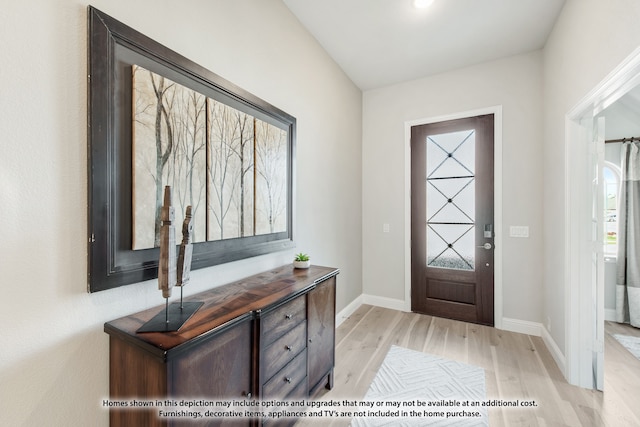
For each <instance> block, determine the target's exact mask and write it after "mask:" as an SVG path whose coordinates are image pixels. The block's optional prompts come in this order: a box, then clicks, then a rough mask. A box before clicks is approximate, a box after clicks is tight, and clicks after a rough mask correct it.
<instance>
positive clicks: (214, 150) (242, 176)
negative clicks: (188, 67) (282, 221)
mask: <svg viewBox="0 0 640 427" xmlns="http://www.w3.org/2000/svg"><path fill="white" fill-rule="evenodd" d="M208 112H209V116H208V118H209V132H208V134H209V155H208V159H207V165H208V166H207V169H208V171H207V172H208V173H207V175H208V179H209V194H208V197H207V206H208V209H209V233H208V240H222V239H229V238H234V237H245V236H251V235H253V225H252V224H253V220H252V216H253V197H252V195H253V182H252V180H251V179H249V178H248V177H250V176H251V175H252V173H253V172H252V171H253V150H252V146H253V133H254V132H253V118H252V117H251V116H249V115H247V114H245V113H243V112H241V111H238V110H236V109H234V108H231V107H229V106H228V105H225V104H222V103H220V102H217V101H214V100H211V99H210V100H209V108H208Z"/></svg>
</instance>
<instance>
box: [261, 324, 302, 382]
mask: <svg viewBox="0 0 640 427" xmlns="http://www.w3.org/2000/svg"><path fill="white" fill-rule="evenodd" d="M306 346H307V322H306V321H303V322H302V323H299V324H298V326H296V327H294V328H293V329H291V330H290V331H289V332H287V333H286V334H284V335H283V336H281V337H280V338H278V339H277V340H275V341H274V342H273V343H272V344H271V345H270V346H269V347H267V348H266V349H265V350H264V352H263V354H262V360H263V368H264V377H263V378H264V379H265V380H268V379H269V378H271V377H272V376H273V375H274V374H275V373H276V372H278V371H279V370H280V369H282V367H283V366H284V365H286V364H287V363H289V362H290V361H291V360H293V358H294V357H296V355H297V354H298V353H300V351H301V350H302V349H303V348H306Z"/></svg>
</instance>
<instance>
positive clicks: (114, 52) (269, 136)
mask: <svg viewBox="0 0 640 427" xmlns="http://www.w3.org/2000/svg"><path fill="white" fill-rule="evenodd" d="M88 15H89V22H88V24H89V130H88V141H89V149H88V155H89V170H88V180H89V188H88V191H89V224H88V225H89V226H88V231H89V251H88V252H89V265H88V267H89V268H88V290H89V292H95V291H101V290H105V289H110V288H114V287H118V286H122V285H126V284H131V283H136V282H140V281H144V280H149V279H153V278H156V277H157V268H158V256H159V249H158V247H159V230H160V225H161V223H160V212H161V207H162V197H163V192H164V187H165V186H170V187H171V193H172V205H173V206H174V208H175V212H176V215H175V221H174V224H175V225H176V230H180V225H181V224H182V221H183V217H184V213H185V210H186V207H187V206H191V212H192V219H191V222H192V224H193V235H192V239H193V240H192V241H193V242H194V247H193V263H192V268H193V269H197V268H203V267H208V266H212V265H216V264H221V263H226V262H230V261H234V260H238V259H243V258H248V257H252V256H257V255H262V254H266V253H269V252H274V251H280V250H285V249H288V248H292V247H293V246H294V239H293V230H294V224H295V218H294V215H295V209H294V194H295V192H294V182H295V167H294V165H295V138H296V119H295V118H294V117H292V116H291V115H289V114H287V113H285V112H283V111H281V110H280V109H278V108H276V107H274V106H273V105H270V104H269V103H267V102H265V101H263V100H261V99H259V98H257V97H256V96H253V95H252V94H250V93H248V92H246V91H244V90H242V89H241V88H239V87H237V86H235V85H234V84H232V83H230V82H229V81H227V80H225V79H223V78H221V77H220V76H218V75H216V74H214V73H212V72H211V71H208V70H207V69H205V68H203V67H201V66H199V65H197V64H195V63H194V62H192V61H190V60H189V59H187V58H185V57H183V56H181V55H180V54H178V53H176V52H174V51H172V50H170V49H169V48H167V47H165V46H163V45H161V44H159V43H157V42H155V41H154V40H152V39H150V38H148V37H146V36H144V35H143V34H141V33H139V32H137V31H135V30H133V29H132V28H130V27H128V26H126V25H124V24H123V23H121V22H119V21H117V20H116V19H114V18H112V17H110V16H108V15H106V14H104V13H103V12H101V11H99V10H97V9H95V8H93V7H91V6H90V7H89V8H88ZM178 241H179V236H178Z"/></svg>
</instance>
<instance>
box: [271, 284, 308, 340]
mask: <svg viewBox="0 0 640 427" xmlns="http://www.w3.org/2000/svg"><path fill="white" fill-rule="evenodd" d="M306 317H307V299H306V297H305V296H300V297H298V298H296V299H294V300H291V301H289V302H288V303H286V304H283V305H282V306H280V307H278V308H276V309H275V310H273V311H272V312H270V313H267V314H265V315H264V317H263V318H262V319H261V330H262V343H263V345H264V346H267V345H269V344H271V343H272V342H273V341H275V340H276V339H277V338H278V337H281V336H282V335H284V334H285V333H287V332H288V331H289V330H290V329H291V328H293V327H294V326H296V325H297V324H298V323H300V322H302V321H303V320H305V319H306Z"/></svg>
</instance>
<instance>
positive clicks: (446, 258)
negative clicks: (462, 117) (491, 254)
mask: <svg viewBox="0 0 640 427" xmlns="http://www.w3.org/2000/svg"><path fill="white" fill-rule="evenodd" d="M474 184H475V130H466V131H460V132H452V133H446V134H440V135H432V136H428V137H427V265H428V266H430V267H439V268H453V269H459V270H473V269H474V265H475V260H474V252H475V236H474V234H475V233H474V230H475V185H474Z"/></svg>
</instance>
